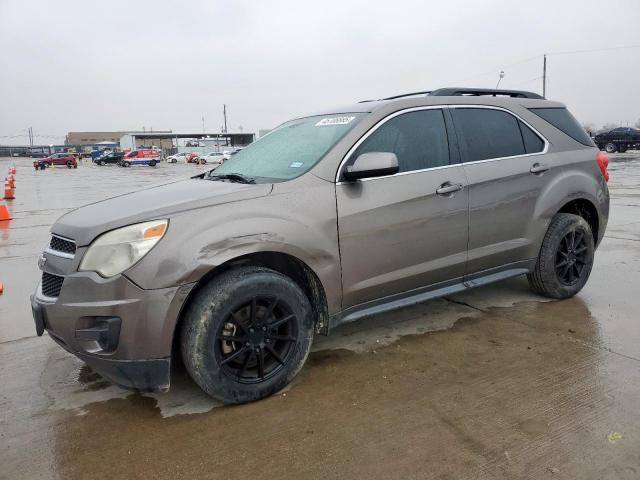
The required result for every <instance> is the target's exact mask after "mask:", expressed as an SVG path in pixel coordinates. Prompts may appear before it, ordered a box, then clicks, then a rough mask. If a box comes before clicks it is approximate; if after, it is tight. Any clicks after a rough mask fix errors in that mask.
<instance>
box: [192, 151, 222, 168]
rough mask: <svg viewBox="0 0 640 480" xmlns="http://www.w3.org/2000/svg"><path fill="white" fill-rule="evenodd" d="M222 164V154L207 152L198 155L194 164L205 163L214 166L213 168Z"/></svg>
mask: <svg viewBox="0 0 640 480" xmlns="http://www.w3.org/2000/svg"><path fill="white" fill-rule="evenodd" d="M223 162H224V154H223V153H222V152H209V153H205V154H204V155H200V156H199V157H198V160H197V162H196V163H198V164H200V165H203V164H205V163H207V164H209V163H211V164H214V165H215V166H218V165H222V164H223Z"/></svg>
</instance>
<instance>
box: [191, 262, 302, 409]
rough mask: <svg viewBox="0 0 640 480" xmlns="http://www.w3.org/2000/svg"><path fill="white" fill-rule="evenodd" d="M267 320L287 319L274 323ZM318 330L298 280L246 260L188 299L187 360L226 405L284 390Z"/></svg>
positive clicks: (202, 382) (201, 381)
mask: <svg viewBox="0 0 640 480" xmlns="http://www.w3.org/2000/svg"><path fill="white" fill-rule="evenodd" d="M274 299H277V303H275V304H274V303H273V302H274ZM254 302H255V307H254ZM269 310H271V312H272V313H268V312H269ZM252 311H255V312H256V314H255V315H254V321H253V323H251V318H252V315H251V312H252ZM265 315H266V317H265ZM291 317H293V318H291ZM263 322H264V323H266V324H267V325H269V324H276V323H278V322H280V324H279V325H277V326H275V327H271V328H269V327H267V326H264V325H262V324H263ZM251 325H253V327H252V326H251ZM265 331H266V333H265ZM313 332H314V316H313V313H312V309H311V305H310V303H309V300H308V298H307V297H306V295H305V294H304V292H303V291H302V290H301V289H300V287H298V285H297V284H296V283H294V282H293V280H291V279H290V278H289V277H286V276H284V275H282V274H280V273H278V272H275V271H273V270H269V269H267V268H260V267H240V268H236V269H233V270H229V271H227V272H225V273H223V274H221V275H220V276H218V277H216V278H214V279H213V280H211V281H210V282H209V283H207V284H206V285H205V286H204V287H202V289H201V290H200V291H199V292H197V294H196V295H195V297H194V298H193V299H192V300H191V302H190V303H189V305H188V306H187V309H186V312H185V317H184V323H183V327H182V331H181V338H180V346H181V352H182V359H183V362H184V365H185V368H186V370H187V371H188V372H189V375H191V377H192V378H193V380H194V381H195V382H196V383H197V384H198V385H199V386H200V388H202V390H204V391H205V392H206V393H208V394H209V395H211V396H212V397H214V398H216V399H218V400H220V401H222V402H223V403H226V404H234V403H245V402H251V401H254V400H258V399H261V398H264V397H267V396H269V395H271V394H273V393H276V392H278V391H279V390H281V389H282V388H284V386H285V385H287V384H288V383H289V382H290V381H291V380H292V379H293V378H294V377H295V376H296V374H297V373H298V372H299V371H300V369H301V368H302V365H303V364H304V362H305V360H306V359H307V356H308V354H309V350H310V349H311V342H312V340H313ZM221 335H226V337H225V338H226V339H225V340H223V339H221V338H220V336H221ZM276 337H277V338H276ZM231 338H232V339H234V340H229V339H231ZM285 339H286V340H285ZM269 349H270V350H269ZM272 351H275V352H276V354H277V355H278V358H279V359H280V361H276V356H275V355H274V354H272V353H271V352H272ZM242 352H244V353H242ZM260 356H262V359H263V360H262V367H260V361H259V358H260Z"/></svg>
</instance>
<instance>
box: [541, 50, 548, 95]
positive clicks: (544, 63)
mask: <svg viewBox="0 0 640 480" xmlns="http://www.w3.org/2000/svg"><path fill="white" fill-rule="evenodd" d="M542 96H543V97H544V98H547V54H546V53H545V54H544V55H543V58H542Z"/></svg>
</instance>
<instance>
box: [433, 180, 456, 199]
mask: <svg viewBox="0 0 640 480" xmlns="http://www.w3.org/2000/svg"><path fill="white" fill-rule="evenodd" d="M460 190H462V184H460V183H450V182H445V183H443V184H442V185H440V187H439V188H438V189H436V193H437V194H438V195H441V196H443V197H446V196H447V195H451V194H452V193H456V192H458V191H460Z"/></svg>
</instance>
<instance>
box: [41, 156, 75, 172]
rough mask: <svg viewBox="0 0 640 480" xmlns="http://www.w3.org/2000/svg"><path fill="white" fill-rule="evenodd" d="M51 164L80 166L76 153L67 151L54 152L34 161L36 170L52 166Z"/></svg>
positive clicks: (70, 166)
mask: <svg viewBox="0 0 640 480" xmlns="http://www.w3.org/2000/svg"><path fill="white" fill-rule="evenodd" d="M51 165H66V166H67V167H68V168H78V160H77V159H76V156H75V155H74V154H72V153H66V152H65V153H54V154H52V155H49V156H48V157H45V158H41V159H39V160H35V161H34V162H33V166H34V168H35V169H36V170H38V169H42V168H45V167H50V166H51Z"/></svg>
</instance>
